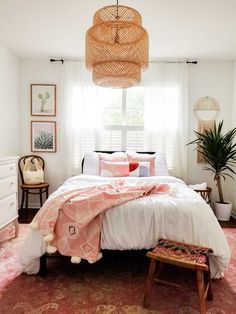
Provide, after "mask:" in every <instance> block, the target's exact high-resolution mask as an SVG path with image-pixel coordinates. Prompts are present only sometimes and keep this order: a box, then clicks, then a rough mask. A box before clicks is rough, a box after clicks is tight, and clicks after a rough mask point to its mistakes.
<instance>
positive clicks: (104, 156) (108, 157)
mask: <svg viewBox="0 0 236 314" xmlns="http://www.w3.org/2000/svg"><path fill="white" fill-rule="evenodd" d="M99 157H100V160H105V161H128V158H127V154H126V153H124V152H115V153H112V154H108V153H99Z"/></svg>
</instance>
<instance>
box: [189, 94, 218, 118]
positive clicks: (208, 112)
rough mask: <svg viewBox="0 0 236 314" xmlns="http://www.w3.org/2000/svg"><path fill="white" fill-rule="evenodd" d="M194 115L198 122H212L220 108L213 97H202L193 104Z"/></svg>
mask: <svg viewBox="0 0 236 314" xmlns="http://www.w3.org/2000/svg"><path fill="white" fill-rule="evenodd" d="M193 110H194V113H195V116H196V117H197V119H198V120H201V121H205V122H207V121H213V120H215V119H216V117H217V116H218V114H219V111H220V106H219V104H218V102H217V101H216V100H215V99H214V98H213V97H209V96H206V97H202V98H200V99H198V100H197V101H196V102H195V104H194V109H193Z"/></svg>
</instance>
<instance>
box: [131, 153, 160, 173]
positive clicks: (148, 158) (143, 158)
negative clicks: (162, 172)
mask: <svg viewBox="0 0 236 314" xmlns="http://www.w3.org/2000/svg"><path fill="white" fill-rule="evenodd" d="M127 155H128V161H129V162H150V175H151V176H155V159H156V157H155V156H152V155H149V154H139V153H135V152H128V153H127Z"/></svg>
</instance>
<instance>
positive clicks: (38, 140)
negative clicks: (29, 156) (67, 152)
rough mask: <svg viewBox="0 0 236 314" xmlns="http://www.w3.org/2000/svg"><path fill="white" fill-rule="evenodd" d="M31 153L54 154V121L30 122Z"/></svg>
mask: <svg viewBox="0 0 236 314" xmlns="http://www.w3.org/2000/svg"><path fill="white" fill-rule="evenodd" d="M31 151H32V152H47V153H50V152H56V122H55V121H31Z"/></svg>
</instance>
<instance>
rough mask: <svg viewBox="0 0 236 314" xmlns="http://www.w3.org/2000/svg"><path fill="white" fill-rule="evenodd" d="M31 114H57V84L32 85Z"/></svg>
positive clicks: (45, 115)
mask: <svg viewBox="0 0 236 314" xmlns="http://www.w3.org/2000/svg"><path fill="white" fill-rule="evenodd" d="M30 103H31V116H44V117H47V116H56V84H31V85H30Z"/></svg>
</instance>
